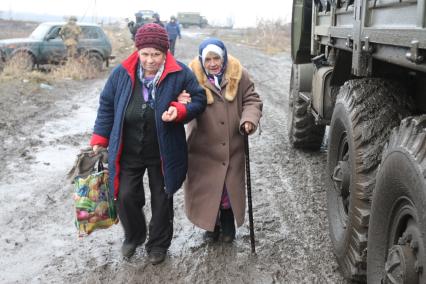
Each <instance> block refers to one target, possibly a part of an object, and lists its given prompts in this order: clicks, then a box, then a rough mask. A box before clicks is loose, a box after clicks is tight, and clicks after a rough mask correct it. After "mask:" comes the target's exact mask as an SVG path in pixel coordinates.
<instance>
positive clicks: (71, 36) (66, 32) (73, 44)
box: [59, 16, 81, 58]
mask: <svg viewBox="0 0 426 284" xmlns="http://www.w3.org/2000/svg"><path fill="white" fill-rule="evenodd" d="M80 34H81V28H80V27H79V26H78V25H77V18H76V17H74V16H71V17H70V18H69V19H68V22H67V23H66V24H65V25H64V26H63V27H62V28H61V30H60V32H59V35H60V36H61V38H62V40H63V41H64V44H65V47H66V48H67V57H68V58H75V57H76V55H77V44H78V37H79V35H80Z"/></svg>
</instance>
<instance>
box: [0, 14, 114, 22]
mask: <svg viewBox="0 0 426 284" xmlns="http://www.w3.org/2000/svg"><path fill="white" fill-rule="evenodd" d="M68 16H70V15H63V16H58V15H49V14H32V13H22V12H13V11H11V12H10V11H0V19H4V20H20V21H35V22H58V21H64V20H66V18H67V17H68ZM75 16H77V18H78V20H79V21H80V22H86V23H95V22H96V23H111V22H116V21H117V20H119V19H118V18H115V17H97V18H96V19H95V18H93V17H91V16H90V17H89V16H83V15H75Z"/></svg>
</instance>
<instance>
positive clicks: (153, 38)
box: [135, 23, 169, 53]
mask: <svg viewBox="0 0 426 284" xmlns="http://www.w3.org/2000/svg"><path fill="white" fill-rule="evenodd" d="M135 45H136V48H137V49H138V50H139V49H142V48H145V47H152V48H156V49H158V50H161V51H162V52H164V53H167V50H168V49H169V37H168V36H167V32H166V29H165V28H163V27H162V26H160V25H159V24H155V23H149V24H145V25H143V26H142V27H140V28H139V29H138V31H137V32H136V36H135Z"/></svg>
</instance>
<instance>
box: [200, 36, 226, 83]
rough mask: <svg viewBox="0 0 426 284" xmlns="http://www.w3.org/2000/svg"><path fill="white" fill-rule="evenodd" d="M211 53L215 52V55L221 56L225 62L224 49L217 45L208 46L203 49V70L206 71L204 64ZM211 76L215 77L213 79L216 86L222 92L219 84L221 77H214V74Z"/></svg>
mask: <svg viewBox="0 0 426 284" xmlns="http://www.w3.org/2000/svg"><path fill="white" fill-rule="evenodd" d="M209 52H213V53H215V54H217V55H219V56H220V59H222V60H223V56H224V54H225V52H224V51H223V49H222V48H220V47H219V46H217V45H215V44H208V45H207V46H206V47H205V48H204V49H203V52H202V53H201V61H202V62H203V69H204V63H205V62H206V57H207V54H208V53H209ZM205 71H206V72H207V70H205ZM209 75H211V76H212V77H213V79H214V85H215V86H216V88H218V89H219V90H220V89H221V87H220V82H219V81H220V79H219V77H218V76H216V75H212V74H209Z"/></svg>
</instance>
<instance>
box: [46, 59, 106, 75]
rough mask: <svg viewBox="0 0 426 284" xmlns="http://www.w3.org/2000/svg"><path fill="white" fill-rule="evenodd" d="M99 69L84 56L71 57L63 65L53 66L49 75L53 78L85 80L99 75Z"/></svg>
mask: <svg viewBox="0 0 426 284" xmlns="http://www.w3.org/2000/svg"><path fill="white" fill-rule="evenodd" d="M99 73H100V72H99V71H98V70H96V68H95V67H94V66H93V65H92V64H90V61H89V59H88V58H86V57H79V58H75V59H74V58H71V59H69V60H67V61H66V62H65V64H64V65H60V66H58V67H55V68H53V69H52V71H51V75H50V76H52V77H53V78H54V79H58V80H60V79H73V80H85V79H94V78H96V77H98V76H99Z"/></svg>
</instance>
